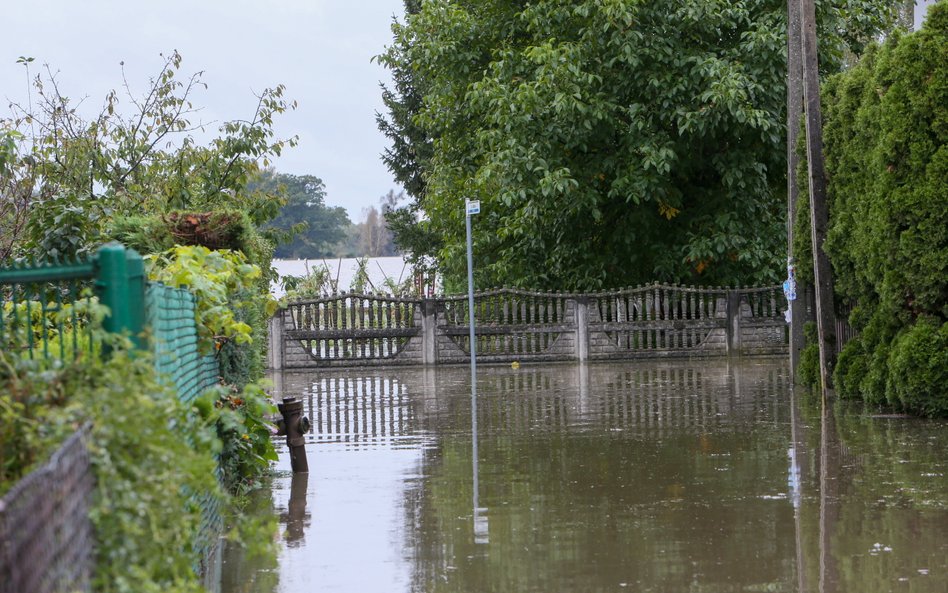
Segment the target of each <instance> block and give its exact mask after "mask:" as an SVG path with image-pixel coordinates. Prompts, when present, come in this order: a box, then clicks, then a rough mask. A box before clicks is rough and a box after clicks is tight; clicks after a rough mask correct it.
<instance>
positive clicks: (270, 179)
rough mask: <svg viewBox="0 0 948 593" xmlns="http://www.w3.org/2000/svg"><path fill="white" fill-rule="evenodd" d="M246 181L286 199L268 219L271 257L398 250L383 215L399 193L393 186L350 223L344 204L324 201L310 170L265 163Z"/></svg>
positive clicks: (376, 253)
mask: <svg viewBox="0 0 948 593" xmlns="http://www.w3.org/2000/svg"><path fill="white" fill-rule="evenodd" d="M248 187H249V188H250V190H252V191H259V192H263V193H266V194H269V195H274V196H278V197H279V198H280V199H282V200H285V203H284V204H283V206H282V207H281V208H280V210H279V212H278V214H277V215H276V217H275V218H273V220H271V221H270V222H269V223H268V225H267V228H268V229H269V230H270V231H271V232H273V233H274V234H275V235H276V236H277V247H276V250H275V252H274V255H275V257H278V258H282V259H318V258H335V257H362V256H368V257H379V256H388V255H396V254H397V250H396V248H395V244H394V243H393V241H392V233H391V232H390V231H389V229H388V224H387V222H386V220H385V213H386V212H388V211H390V210H392V209H394V208H395V205H396V204H397V203H398V201H399V200H400V199H401V197H402V194H396V193H395V191H394V190H389V192H388V193H387V194H386V195H384V196H382V197H381V198H380V200H379V207H378V208H376V207H375V206H370V207H369V208H366V209H365V210H364V211H363V219H362V220H361V221H360V222H357V223H353V222H352V221H351V220H350V219H349V214H348V213H347V212H346V209H345V208H343V207H341V206H327V205H326V185H325V183H323V180H322V179H320V178H319V177H316V176H314V175H291V174H288V173H278V172H276V171H274V170H272V169H268V170H266V171H263V172H262V173H261V174H260V175H258V176H257V177H256V178H255V179H254V180H253V181H252V182H250V184H249V186H248Z"/></svg>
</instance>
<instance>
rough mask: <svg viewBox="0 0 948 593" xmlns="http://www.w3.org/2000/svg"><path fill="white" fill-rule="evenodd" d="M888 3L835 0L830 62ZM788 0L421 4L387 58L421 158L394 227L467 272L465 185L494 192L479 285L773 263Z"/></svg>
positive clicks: (769, 277)
mask: <svg viewBox="0 0 948 593" xmlns="http://www.w3.org/2000/svg"><path fill="white" fill-rule="evenodd" d="M888 4H889V3H888V2H882V1H881V0H878V1H876V2H856V3H853V2H842V1H837V2H831V3H823V4H822V5H821V6H822V8H823V11H822V15H821V16H822V21H823V25H824V28H825V31H826V32H827V35H826V38H825V39H821V41H822V42H823V44H824V46H825V47H826V48H827V49H828V50H829V51H828V52H827V53H826V57H827V60H826V61H825V63H832V62H833V60H832V59H829V58H830V56H832V55H833V54H834V53H836V52H838V53H839V54H840V55H841V54H842V49H843V47H844V46H845V45H846V43H845V40H855V39H856V38H858V37H860V36H861V35H862V34H863V33H866V32H867V31H866V30H865V29H866V28H868V29H872V26H868V27H866V28H864V27H862V24H866V25H869V23H872V22H875V20H880V22H881V20H885V19H884V17H885V15H886V14H888V8H886V7H883V5H886V6H888ZM844 9H845V11H846V14H848V15H849V17H851V18H843V16H844ZM785 10H786V6H785V3H781V2H775V1H757V2H746V3H745V2H740V3H721V2H711V1H699V0H691V1H679V2H674V3H672V4H671V5H669V4H668V3H648V2H634V3H630V2H618V1H609V2H600V1H593V0H588V1H580V2H565V1H562V0H541V1H540V2H535V3H531V4H523V3H520V2H511V1H510V0H491V1H488V2H447V1H432V2H423V3H421V8H420V11H418V12H417V14H410V15H409V16H408V18H407V22H406V23H405V24H400V23H395V24H394V25H393V32H394V41H393V44H392V46H391V47H390V48H388V51H387V52H386V53H385V54H383V55H382V56H380V57H379V60H380V62H381V63H383V64H384V65H386V66H387V67H389V68H390V69H391V70H392V71H393V73H394V74H398V75H400V76H406V77H407V78H406V79H405V80H400V79H396V84H397V85H402V86H398V87H397V90H398V91H399V92H400V93H401V100H400V101H395V102H390V109H391V110H392V120H391V126H392V127H394V129H395V131H399V132H405V134H404V135H402V136H401V140H404V141H405V142H406V143H408V145H409V146H402V145H401V144H399V142H400V141H401V140H399V141H396V143H395V147H394V148H393V150H395V151H396V152H397V153H398V159H395V158H393V159H391V160H392V161H394V163H393V165H394V169H393V170H396V169H398V168H400V167H402V166H404V167H406V168H407V170H408V173H410V174H412V175H414V174H417V173H418V172H419V171H421V172H422V173H423V176H424V177H423V178H424V182H425V187H424V194H423V196H422V197H420V198H419V197H418V196H415V198H416V203H415V206H414V207H413V209H409V211H408V214H407V215H406V216H405V217H404V219H403V220H401V221H400V222H401V223H404V224H397V225H394V226H393V228H396V232H397V233H398V238H397V241H398V242H399V245H404V246H407V247H408V248H409V249H415V246H416V245H418V244H419V243H421V242H420V241H416V240H414V239H412V238H411V236H412V235H410V234H409V235H406V234H405V229H406V228H412V227H413V222H414V223H415V224H416V225H417V227H418V229H419V231H420V232H419V233H417V234H421V233H424V232H431V233H433V234H434V235H436V236H440V237H443V240H444V243H443V247H442V248H441V249H440V251H439V253H438V257H439V263H440V264H441V266H442V269H443V271H444V273H445V275H446V277H447V282H448V283H450V282H451V281H452V279H458V278H463V273H464V260H465V257H464V251H465V249H464V244H465V241H464V216H463V201H464V199H465V198H471V199H479V200H480V201H481V204H482V213H481V214H480V215H479V216H477V218H476V219H475V224H474V228H475V237H474V240H475V252H476V253H477V254H479V256H478V257H479V259H480V262H479V264H478V265H477V266H476V267H477V270H478V274H479V276H480V277H479V279H478V283H479V284H480V285H498V284H506V285H518V286H528V287H543V288H556V289H563V288H566V289H596V288H600V287H603V286H606V285H607V284H608V285H611V286H617V285H629V284H635V283H641V282H646V281H652V280H660V281H669V282H702V283H746V282H761V281H774V280H776V278H777V276H778V275H779V273H780V271H781V270H782V268H783V262H782V261H781V257H780V254H781V253H783V252H784V249H783V240H784V239H783V237H784V236H785V235H784V224H783V221H784V220H785V214H784V212H783V207H782V205H783V203H784V198H785V190H784V180H785V177H784V171H783V164H784V162H785V161H784V144H783V137H784V136H783V134H784V129H783V127H784V126H783V119H784V102H785V85H784V66H783V65H784V60H785V39H784V28H785V27H784V20H785V17H784V12H785ZM872 15H874V16H873V18H865V19H863V17H868V16H872ZM876 16H878V17H879V18H878V19H875V17H876ZM860 19H862V20H860ZM874 19H875V20H874ZM856 22H859V23H860V25H859V26H856V27H854V26H853V24H854V23H856ZM857 30H858V31H857ZM844 38H845V39H844ZM403 83H404V85H403ZM412 93H414V94H412ZM419 94H421V95H422V98H421V101H420V103H419V101H418V100H417V95H419ZM410 126H418V127H420V130H414V129H410ZM408 132H411V133H408ZM429 142H430V143H431V156H430V158H429V157H428V156H427V155H426V152H425V148H426V146H427V143H429ZM409 148H410V149H413V150H414V151H415V154H414V155H410V154H408V155H406V152H407V151H408V150H409ZM411 158H416V159H417V160H416V162H415V163H414V164H413V163H411V162H410V160H411ZM422 211H423V212H424V213H425V214H426V215H427V217H428V221H427V222H421V223H419V222H418V219H417V217H416V215H417V214H418V213H420V212H422ZM413 217H414V218H415V221H413V220H412V218H413Z"/></svg>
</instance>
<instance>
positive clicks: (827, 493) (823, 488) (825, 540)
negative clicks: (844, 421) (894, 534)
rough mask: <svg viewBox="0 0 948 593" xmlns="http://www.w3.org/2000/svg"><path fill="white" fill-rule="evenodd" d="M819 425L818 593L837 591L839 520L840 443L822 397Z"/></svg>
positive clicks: (827, 405) (829, 405)
mask: <svg viewBox="0 0 948 593" xmlns="http://www.w3.org/2000/svg"><path fill="white" fill-rule="evenodd" d="M821 420H822V421H821V423H820V424H821V426H820V593H835V592H836V591H838V590H839V569H838V567H837V566H836V558H835V556H834V555H833V550H832V548H831V544H832V536H833V530H834V528H835V526H836V521H837V519H838V517H839V493H838V492H837V481H836V476H835V475H832V474H831V473H830V470H832V472H833V474H835V473H836V472H838V471H839V455H838V454H839V441H838V440H837V437H836V418H835V416H834V415H833V404H832V402H830V401H827V399H826V398H825V396H824V398H823V413H822V419H821Z"/></svg>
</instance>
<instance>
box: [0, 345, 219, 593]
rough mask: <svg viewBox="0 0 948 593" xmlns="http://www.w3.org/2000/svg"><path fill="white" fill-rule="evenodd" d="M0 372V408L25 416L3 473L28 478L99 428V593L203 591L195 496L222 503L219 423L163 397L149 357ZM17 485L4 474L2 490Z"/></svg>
mask: <svg viewBox="0 0 948 593" xmlns="http://www.w3.org/2000/svg"><path fill="white" fill-rule="evenodd" d="M0 363H2V365H0V368H2V370H0V394H2V395H0V401H2V402H3V406H2V408H3V409H9V408H10V405H11V404H12V405H13V406H14V407H16V408H18V414H17V421H16V422H14V423H13V424H11V425H9V426H10V427H14V426H16V427H20V430H18V431H17V434H12V433H9V432H8V431H7V430H6V429H4V430H3V432H2V434H0V438H2V441H0V447H2V448H3V453H4V456H3V458H4V460H5V463H4V470H9V469H10V466H9V465H8V464H7V463H6V460H8V459H17V460H19V462H20V465H19V467H18V471H19V472H20V473H21V474H22V473H25V472H27V471H29V470H30V469H31V468H32V466H34V465H36V464H39V463H42V462H44V461H45V459H46V458H47V457H48V455H49V453H51V452H52V451H53V450H54V449H55V448H56V447H58V446H59V444H60V443H61V442H62V441H63V440H64V439H65V438H66V437H67V436H68V435H69V434H71V433H72V432H73V431H75V430H76V428H77V427H79V426H81V425H83V424H85V423H90V424H91V426H92V435H91V438H90V439H89V442H88V446H89V450H90V454H91V458H92V465H93V469H94V472H95V476H96V490H95V498H94V501H93V507H92V511H91V518H92V522H93V525H94V529H95V537H96V571H95V574H94V575H93V587H94V589H95V590H96V591H103V592H116V593H124V592H133V591H134V592H141V591H145V592H147V591H154V592H159V591H161V592H167V591H174V592H190V591H200V590H201V588H200V583H199V580H198V577H197V574H196V573H195V566H196V562H195V560H196V554H197V545H198V540H197V537H196V535H197V534H198V533H200V529H201V525H202V512H201V509H200V507H199V506H198V505H197V504H196V501H195V499H194V498H193V496H192V495H191V493H195V492H203V493H208V494H210V495H212V496H213V497H217V498H218V499H220V500H223V497H224V495H223V493H222V491H221V488H220V486H219V484H218V482H217V479H216V477H215V475H216V474H215V467H216V463H217V462H216V459H215V454H216V453H218V452H219V451H221V443H220V441H219V440H218V438H217V436H216V427H215V425H214V422H213V421H211V420H208V419H206V418H205V416H204V415H202V414H200V413H197V410H195V409H194V408H192V407H191V406H189V405H185V404H182V403H181V402H180V401H179V400H178V398H177V397H176V396H175V395H174V394H173V393H171V392H169V391H168V390H166V389H165V388H164V387H163V386H162V385H161V384H160V383H159V382H158V381H157V378H156V377H155V371H154V369H153V367H152V364H151V361H150V360H149V359H148V357H147V356H144V355H138V356H134V357H133V356H129V355H127V354H125V353H123V352H122V351H121V350H117V351H116V352H115V354H114V355H113V356H112V357H111V358H110V359H109V360H108V361H105V362H101V361H98V360H94V359H88V360H83V361H79V362H74V363H68V364H55V365H52V366H48V365H44V364H43V363H40V362H37V361H28V360H11V359H9V358H8V357H6V356H5V355H3V354H0ZM44 367H46V368H44ZM26 410H29V411H30V413H29V414H25V413H24V412H25V411H26ZM6 420H7V418H4V422H3V426H4V427H7V426H8V424H7V422H6ZM11 439H12V440H11ZM28 449H29V450H30V451H27V450H28ZM11 453H12V455H11ZM27 453H29V454H27ZM23 462H25V463H23ZM15 477H16V476H14V475H12V474H9V473H7V474H6V475H4V476H3V480H4V483H5V484H7V485H10V484H11V482H10V481H9V480H11V479H14V478H15Z"/></svg>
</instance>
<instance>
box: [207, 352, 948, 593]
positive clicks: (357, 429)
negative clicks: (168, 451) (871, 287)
mask: <svg viewBox="0 0 948 593" xmlns="http://www.w3.org/2000/svg"><path fill="white" fill-rule="evenodd" d="M788 377H789V370H788V368H787V365H786V363H785V362H784V361H783V360H777V359H764V360H755V359H750V360H748V359H745V360H744V361H742V362H739V363H733V362H729V361H727V360H701V361H682V362H647V363H622V364H595V365H577V364H558V365H537V366H532V365H526V364H525V365H523V367H521V368H520V369H512V368H510V367H481V368H480V370H479V378H478V381H477V393H478V396H477V402H476V414H474V415H472V398H471V384H470V374H469V369H468V368H467V367H439V368H429V369H423V368H406V369H363V370H349V371H336V372H323V371H321V372H319V373H289V372H286V373H283V374H281V375H277V376H275V377H274V379H275V382H276V386H277V388H278V391H279V392H281V393H282V394H283V395H285V396H296V397H302V398H303V401H304V404H305V407H306V412H307V414H308V416H309V417H310V419H311V420H312V423H313V431H312V432H311V433H310V434H309V435H307V452H308V457H309V467H310V474H308V475H305V474H303V475H296V476H294V475H292V474H291V473H290V472H289V460H288V457H287V454H286V450H285V447H284V446H283V444H282V441H283V439H282V438H281V439H280V440H281V445H280V447H281V450H280V461H279V463H278V466H277V475H276V477H275V478H274V479H273V487H272V491H267V492H263V493H262V495H261V496H260V497H259V498H258V499H257V501H256V503H257V505H256V507H255V508H256V512H257V513H258V514H259V515H260V516H261V517H273V518H274V519H275V520H276V521H278V523H279V525H280V536H279V537H280V541H279V548H280V550H279V554H278V557H277V558H276V559H272V558H271V559H269V560H257V561H250V560H248V559H247V558H246V557H245V556H244V555H243V553H242V552H241V550H239V549H235V548H234V547H230V548H228V549H226V550H225V553H224V555H223V556H224V560H223V567H222V575H223V576H222V579H221V591H222V592H223V593H234V592H238V591H239V592H255V593H262V592H266V593H273V592H277V591H279V592H283V593H295V592H300V593H303V592H310V591H332V592H358V593H370V592H384V593H399V592H426V593H434V592H457V593H462V592H463V593H477V592H494V591H496V592H505V593H506V592H511V593H526V592H534V591H536V592H544V593H548V592H572V591H576V592H598V591H619V592H622V591H636V592H662V593H666V592H667V593H677V592H685V591H687V592H698V593H700V592H705V591H708V592H712V591H713V592H716V593H727V592H738V591H742V592H746V591H787V592H790V591H793V592H800V593H802V592H820V593H829V592H837V591H838V592H858V593H874V592H883V591H913V592H938V593H943V592H944V591H948V478H946V476H948V458H946V454H945V452H946V451H948V430H946V429H948V423H946V422H945V421H924V420H918V419H907V418H897V417H870V416H867V415H866V414H864V413H862V411H861V409H852V408H848V407H845V406H843V407H839V408H837V409H836V410H833V409H829V410H827V411H825V412H824V411H823V410H822V409H821V407H820V402H819V400H818V399H816V398H812V397H809V396H808V397H798V396H795V395H794V393H793V392H792V390H791V388H790V383H789V380H788ZM474 421H476V426H477V431H476V433H475V432H473V431H472V426H473V425H475V422H474ZM474 451H476V454H473V452H474Z"/></svg>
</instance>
